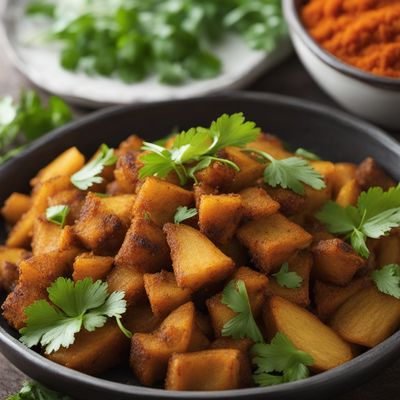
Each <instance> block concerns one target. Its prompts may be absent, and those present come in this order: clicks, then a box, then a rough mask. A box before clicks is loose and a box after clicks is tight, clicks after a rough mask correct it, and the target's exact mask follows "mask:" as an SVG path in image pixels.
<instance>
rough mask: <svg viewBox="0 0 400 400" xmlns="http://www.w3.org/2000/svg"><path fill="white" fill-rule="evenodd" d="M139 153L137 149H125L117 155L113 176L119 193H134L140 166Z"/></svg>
mask: <svg viewBox="0 0 400 400" xmlns="http://www.w3.org/2000/svg"><path fill="white" fill-rule="evenodd" d="M139 154H140V152H139V151H138V150H127V151H125V152H123V154H121V155H120V156H119V157H118V161H117V165H116V168H115V170H114V177H115V182H116V183H117V185H118V188H119V190H120V192H121V193H135V190H136V186H137V183H138V180H139V169H140V167H141V163H140V161H139V160H138V155H139Z"/></svg>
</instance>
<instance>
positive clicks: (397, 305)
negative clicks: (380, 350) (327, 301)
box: [330, 286, 400, 347]
mask: <svg viewBox="0 0 400 400" xmlns="http://www.w3.org/2000/svg"><path fill="white" fill-rule="evenodd" d="M330 325H331V327H332V329H333V330H335V331H336V332H337V333H338V334H339V335H340V336H341V337H342V338H343V339H344V340H347V341H348V342H350V343H355V344H359V345H361V346H365V347H374V346H376V345H377V344H379V343H381V342H383V341H384V340H385V339H387V338H388V337H389V336H390V335H391V334H392V333H393V332H394V331H395V330H396V329H397V328H398V327H399V325H400V300H398V299H396V298H395V297H392V296H389V295H386V294H383V293H381V292H379V291H378V289H377V288H376V287H375V286H371V287H369V288H366V289H363V290H360V291H358V292H357V293H356V294H354V295H353V296H351V297H350V298H349V299H348V300H347V301H346V302H345V303H344V304H343V305H342V306H341V307H340V308H339V309H338V310H337V311H336V312H335V314H334V315H333V317H332V320H331V322H330Z"/></svg>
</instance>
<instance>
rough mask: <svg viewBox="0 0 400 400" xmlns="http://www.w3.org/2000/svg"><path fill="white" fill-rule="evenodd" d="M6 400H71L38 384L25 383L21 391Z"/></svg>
mask: <svg viewBox="0 0 400 400" xmlns="http://www.w3.org/2000/svg"><path fill="white" fill-rule="evenodd" d="M7 400H72V399H71V398H70V397H69V396H66V395H63V394H61V393H57V392H55V391H53V390H50V389H48V388H46V387H44V386H43V385H41V384H40V383H38V382H25V383H24V384H23V386H22V388H21V390H20V391H19V392H18V393H16V394H14V395H12V396H10V397H8V398H7Z"/></svg>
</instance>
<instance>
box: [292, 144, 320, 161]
mask: <svg viewBox="0 0 400 400" xmlns="http://www.w3.org/2000/svg"><path fill="white" fill-rule="evenodd" d="M294 154H296V156H299V157H303V158H305V159H306V160H310V161H318V160H320V159H321V158H320V157H319V156H317V155H316V154H315V153H312V152H311V151H309V150H306V149H303V147H299V148H298V149H297V150H296V151H295V152H294Z"/></svg>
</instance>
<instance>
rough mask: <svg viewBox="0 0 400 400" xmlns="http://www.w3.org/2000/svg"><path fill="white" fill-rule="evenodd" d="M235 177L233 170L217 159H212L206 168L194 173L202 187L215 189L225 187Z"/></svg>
mask: <svg viewBox="0 0 400 400" xmlns="http://www.w3.org/2000/svg"><path fill="white" fill-rule="evenodd" d="M234 177H235V170H234V169H233V168H231V167H229V166H228V165H226V164H222V163H221V162H219V161H214V162H213V163H211V165H210V166H208V167H207V168H204V169H202V170H201V171H199V172H197V173H196V179H197V180H198V182H199V183H200V185H201V186H203V187H211V188H214V189H215V190H217V189H225V188H226V187H227V186H229V185H230V184H231V183H232V181H233V179H234Z"/></svg>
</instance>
